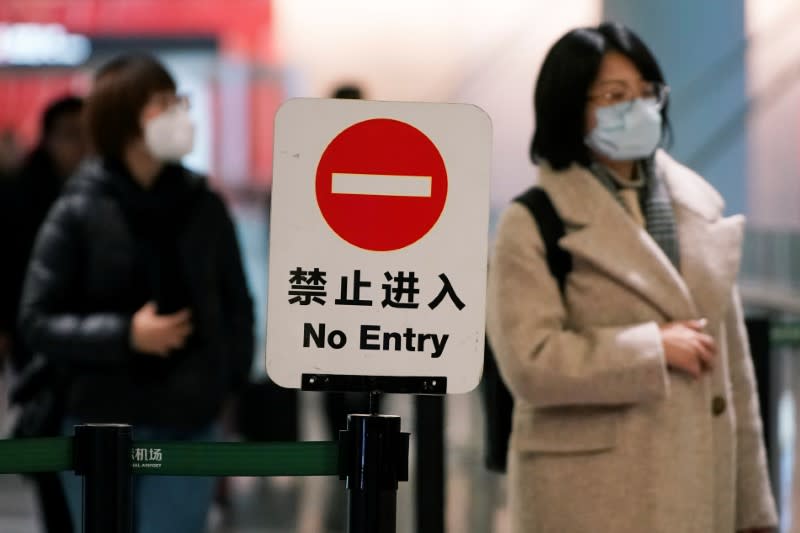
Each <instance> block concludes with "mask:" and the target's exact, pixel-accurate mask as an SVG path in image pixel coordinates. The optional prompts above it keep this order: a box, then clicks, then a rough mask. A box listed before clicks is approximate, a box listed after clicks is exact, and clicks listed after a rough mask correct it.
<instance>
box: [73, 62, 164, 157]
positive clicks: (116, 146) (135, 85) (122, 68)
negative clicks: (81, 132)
mask: <svg viewBox="0 0 800 533" xmlns="http://www.w3.org/2000/svg"><path fill="white" fill-rule="evenodd" d="M174 90H175V80H173V79H172V76H170V74H169V72H167V70H166V69H165V68H164V66H163V65H161V63H159V62H158V61H157V60H156V59H155V58H153V57H151V56H148V55H125V56H121V57H118V58H116V59H113V60H111V61H110V62H109V63H106V64H105V65H104V66H103V67H101V68H100V69H99V70H98V71H97V73H96V74H95V78H94V89H93V90H92V92H91V94H90V95H89V98H88V100H87V103H86V125H87V130H88V133H89V140H90V141H91V142H92V145H93V146H94V148H95V150H97V152H98V153H99V154H100V155H101V156H104V157H115V158H119V157H121V155H122V152H123V150H124V148H125V146H126V145H127V144H128V143H129V142H130V141H132V140H133V139H136V138H137V137H139V136H141V135H142V128H141V124H140V122H139V121H140V118H141V114H142V110H143V109H144V107H145V105H147V102H148V101H149V100H150V98H151V97H152V96H153V95H154V94H156V93H158V92H161V91H174Z"/></svg>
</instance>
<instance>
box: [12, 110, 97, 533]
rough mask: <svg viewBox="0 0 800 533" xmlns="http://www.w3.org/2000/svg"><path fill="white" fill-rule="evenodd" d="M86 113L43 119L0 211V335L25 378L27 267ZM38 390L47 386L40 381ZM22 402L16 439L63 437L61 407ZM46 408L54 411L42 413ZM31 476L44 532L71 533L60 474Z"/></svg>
mask: <svg viewBox="0 0 800 533" xmlns="http://www.w3.org/2000/svg"><path fill="white" fill-rule="evenodd" d="M82 109H83V100H81V99H80V98H77V97H75V96H66V97H63V98H59V99H58V100H55V101H54V102H52V103H51V104H49V105H48V106H47V108H46V109H45V111H44V113H43V115H42V119H41V136H40V140H39V142H38V144H37V145H36V147H35V148H34V149H33V151H32V152H31V153H30V154H29V155H28V157H27V158H26V159H25V160H24V162H23V164H22V167H21V169H20V171H19V173H18V175H17V177H16V178H15V179H14V180H12V182H11V184H10V187H9V188H8V189H7V190H6V191H5V194H4V198H3V204H4V206H3V208H2V210H0V211H2V212H0V219H1V220H2V222H0V233H2V235H3V236H2V238H0V240H2V243H3V248H4V251H5V254H4V257H3V261H2V266H0V270H1V271H0V286H1V287H2V289H0V291H1V292H2V299H1V300H0V301H1V302H2V312H0V335H3V336H4V337H5V339H6V341H5V342H6V349H7V351H8V353H9V354H11V357H12V358H13V362H14V367H15V369H16V370H17V371H18V372H20V373H22V375H23V376H28V373H26V372H25V368H26V366H27V365H29V364H30V363H31V361H32V357H33V354H32V353H31V351H30V349H29V348H28V347H27V346H26V344H25V343H24V342H22V341H21V338H20V336H19V335H18V334H17V331H16V323H17V309H18V304H19V299H20V293H21V291H22V283H23V280H24V278H25V268H26V266H27V264H28V260H29V259H30V255H31V249H32V248H33V243H34V240H35V239H36V234H37V232H38V231H39V227H40V226H41V224H42V221H43V220H44V218H45V216H46V215H47V212H48V211H49V210H50V208H51V206H52V205H53V203H54V202H55V201H56V198H57V197H58V195H59V193H60V192H61V189H62V187H63V186H64V183H65V182H66V181H67V179H68V178H69V177H70V176H71V175H72V174H73V173H74V172H75V171H76V170H77V169H78V166H79V165H80V162H81V160H82V159H83V157H84V155H85V153H86V146H85V142H84V135H83V131H82V127H81V124H82V122H81V111H82ZM20 386H21V383H17V387H20ZM40 386H49V384H45V382H44V380H40ZM37 392H38V391H37ZM12 396H13V393H12ZM32 398H33V395H29V398H28V399H32ZM12 400H14V398H13V397H12ZM20 403H23V405H22V409H23V411H22V415H21V416H20V419H19V420H18V423H17V427H16V428H15V436H16V437H56V436H58V435H59V434H60V431H61V428H60V425H61V422H62V420H61V417H60V413H59V412H57V408H56V407H57V406H55V405H49V406H47V407H45V406H43V405H42V404H40V403H35V402H29V401H26V402H20ZM43 409H47V410H49V411H50V412H49V413H43V411H42V410H43ZM30 417H34V418H36V420H38V421H39V422H42V421H44V420H45V418H46V419H47V420H46V423H37V424H36V425H37V426H38V427H37V428H36V429H35V430H32V424H31V423H30V420H31V418H30ZM30 431H32V433H30ZM30 477H31V479H32V480H33V482H34V485H35V487H36V492H37V497H38V500H39V507H40V510H41V515H42V521H43V523H44V525H45V528H46V530H47V531H50V532H66V531H70V527H69V524H70V521H69V511H68V509H67V504H66V500H65V499H64V491H63V488H62V486H61V482H60V480H59V478H58V475H57V474H55V473H51V472H48V473H40V474H35V475H32V476H30Z"/></svg>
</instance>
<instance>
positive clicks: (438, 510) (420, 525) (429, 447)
mask: <svg viewBox="0 0 800 533" xmlns="http://www.w3.org/2000/svg"><path fill="white" fill-rule="evenodd" d="M414 400H415V401H414V403H415V418H416V424H415V426H416V436H417V448H416V449H417V460H416V463H417V467H416V475H415V478H416V510H417V528H416V530H417V531H424V532H425V533H444V530H445V527H444V526H445V524H444V508H445V483H444V480H445V463H444V414H445V413H444V397H443V396H427V395H419V396H416V397H415V399H414Z"/></svg>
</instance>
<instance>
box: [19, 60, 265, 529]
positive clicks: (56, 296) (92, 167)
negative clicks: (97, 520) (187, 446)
mask: <svg viewBox="0 0 800 533" xmlns="http://www.w3.org/2000/svg"><path fill="white" fill-rule="evenodd" d="M187 106H188V102H187V100H186V98H185V97H182V96H180V95H178V94H177V93H176V85H175V81H174V80H173V78H172V76H171V75H170V74H169V73H168V72H167V71H166V69H165V68H164V67H163V66H162V65H161V64H160V63H159V62H158V61H156V60H155V59H153V58H151V57H149V56H145V55H141V56H123V57H119V58H117V59H114V60H112V61H111V62H110V63H108V64H106V65H105V66H103V67H102V68H101V69H100V70H99V71H98V73H97V75H96V77H95V82H94V87H93V89H92V92H91V94H90V95H89V97H88V99H87V103H86V110H85V117H86V124H87V132H88V136H89V140H90V142H91V144H92V148H93V149H94V150H95V151H96V154H97V156H96V157H94V158H92V159H90V160H88V161H87V162H85V163H84V164H83V165H82V166H81V168H80V169H79V170H78V172H77V174H76V175H75V176H74V177H73V179H72V180H70V182H69V184H68V185H67V187H66V188H65V190H64V192H63V194H62V196H61V197H60V198H59V200H58V201H57V202H56V204H55V206H54V207H53V209H52V210H51V211H50V213H49V214H48V216H47V218H46V219H45V222H44V224H43V226H42V229H41V231H40V233H39V237H38V239H37V241H36V245H35V247H34V250H33V254H32V258H31V263H30V267H29V269H28V273H27V277H26V279H25V285H24V288H23V294H22V304H21V308H20V325H21V330H22V333H23V335H24V337H25V340H26V341H27V343H28V345H29V346H30V348H31V349H32V350H34V351H36V352H37V353H42V354H44V355H45V356H46V357H47V358H48V359H49V360H50V361H52V362H53V363H55V364H58V365H61V366H62V367H65V368H66V369H67V371H68V373H69V385H68V388H67V400H66V405H65V409H66V417H67V418H66V421H65V423H64V427H63V431H64V432H65V433H66V434H72V431H73V429H72V428H73V426H74V425H75V424H79V423H84V422H117V423H129V424H132V425H133V437H134V439H136V440H163V441H175V440H186V441H205V440H214V439H215V438H216V436H217V434H218V421H219V417H220V414H221V411H222V410H223V406H224V405H225V404H226V402H227V401H228V400H229V399H231V398H232V397H233V395H235V393H236V392H237V391H238V390H239V388H240V387H241V385H242V384H243V383H244V382H245V381H246V378H247V376H248V373H249V369H250V364H251V361H252V355H253V308H252V302H251V298H250V295H249V292H248V289H247V286H246V282H245V277H244V273H243V270H242V263H241V258H240V253H239V248H238V244H237V240H236V234H235V230H234V226H233V223H232V220H231V217H230V215H229V213H228V210H227V209H226V207H225V204H224V203H223V201H222V199H221V198H220V197H219V196H218V195H217V194H216V193H214V192H213V191H212V190H211V189H210V188H209V186H208V184H207V183H206V180H205V178H203V177H201V176H198V175H196V174H194V173H192V172H190V171H189V170H187V169H186V168H185V167H184V166H182V165H181V164H180V160H181V158H182V157H183V156H185V155H187V154H188V153H189V152H190V151H191V149H192V144H193V134H194V130H193V124H192V122H191V119H190V117H189V114H188V109H187ZM62 479H63V481H64V485H65V488H66V494H67V501H68V503H69V508H70V511H71V514H72V520H73V524H74V525H76V526H79V524H80V512H81V480H80V478H79V477H77V476H75V475H74V474H72V473H64V474H62ZM134 483H135V485H134V520H135V531H137V532H139V533H161V532H166V531H169V532H187V533H190V532H191V533H195V532H198V531H204V530H205V525H206V519H207V513H208V508H209V506H210V503H211V499H212V493H213V488H214V480H213V479H211V478H203V477H160V476H145V477H139V478H135V481H134ZM76 529H77V527H76Z"/></svg>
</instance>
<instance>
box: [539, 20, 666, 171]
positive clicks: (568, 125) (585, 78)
mask: <svg viewBox="0 0 800 533" xmlns="http://www.w3.org/2000/svg"><path fill="white" fill-rule="evenodd" d="M612 51H614V52H619V53H620V54H622V55H624V56H625V57H627V58H628V59H629V60H630V61H631V62H632V63H633V64H634V65H635V66H636V68H637V69H638V70H639V72H640V73H641V75H642V78H644V79H645V80H647V81H654V82H660V83H664V75H663V74H662V73H661V68H660V67H659V66H658V62H657V61H656V59H655V57H654V56H653V54H652V52H651V51H650V50H649V49H648V48H647V46H646V45H645V44H644V42H642V40H641V39H640V38H639V37H638V36H637V35H636V34H635V33H633V31H631V30H630V29H628V28H627V27H625V26H623V25H622V24H619V23H613V22H605V23H603V24H600V25H599V26H597V27H590V28H578V29H574V30H571V31H570V32H568V33H567V34H566V35H564V36H563V37H561V38H560V39H559V40H558V41H557V42H556V43H555V44H554V45H553V47H552V48H550V51H549V52H548V53H547V56H546V57H545V60H544V63H543V64H542V69H541V71H540V72H539V78H538V80H537V82H536V89H535V92H534V103H533V105H534V112H535V121H536V126H535V129H534V133H533V139H532V141H531V145H530V157H531V161H533V163H534V164H538V163H539V162H540V161H546V162H547V163H548V164H549V165H550V166H551V167H552V168H553V169H555V170H563V169H565V168H567V167H568V166H570V165H571V164H572V163H578V164H580V165H583V166H587V167H588V166H589V165H590V164H591V157H590V152H589V149H588V148H587V146H586V144H585V143H584V137H585V131H584V129H585V123H586V122H585V116H586V101H587V95H588V91H589V87H590V86H591V85H592V83H593V82H594V80H595V79H596V78H597V73H598V71H599V70H600V63H601V62H602V61H603V56H604V55H605V54H606V53H608V52H612ZM661 118H662V135H663V136H664V138H665V139H667V140H669V139H671V137H672V135H671V128H670V124H669V118H668V116H667V105H664V107H663V108H662V110H661Z"/></svg>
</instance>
